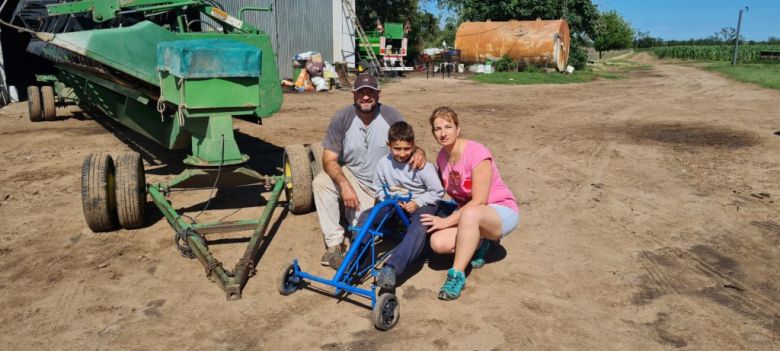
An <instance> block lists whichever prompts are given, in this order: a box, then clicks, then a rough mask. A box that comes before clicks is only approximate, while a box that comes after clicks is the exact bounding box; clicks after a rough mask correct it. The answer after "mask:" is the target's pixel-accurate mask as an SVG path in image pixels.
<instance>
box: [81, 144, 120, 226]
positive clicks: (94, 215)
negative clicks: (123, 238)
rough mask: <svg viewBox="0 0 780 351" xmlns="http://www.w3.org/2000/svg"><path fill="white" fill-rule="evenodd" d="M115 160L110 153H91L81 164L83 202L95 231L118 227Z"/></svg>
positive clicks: (87, 219)
mask: <svg viewBox="0 0 780 351" xmlns="http://www.w3.org/2000/svg"><path fill="white" fill-rule="evenodd" d="M114 177H115V175H114V161H113V160H112V159H111V155H109V154H102V153H99V154H91V155H89V156H87V158H86V159H84V163H83V164H82V166H81V204H82V206H83V209H84V219H85V220H86V222H87V226H88V227H89V229H92V231H93V232H105V231H109V230H112V229H114V227H116V222H117V217H116V198H115V192H114V188H115V184H116V182H115V180H114Z"/></svg>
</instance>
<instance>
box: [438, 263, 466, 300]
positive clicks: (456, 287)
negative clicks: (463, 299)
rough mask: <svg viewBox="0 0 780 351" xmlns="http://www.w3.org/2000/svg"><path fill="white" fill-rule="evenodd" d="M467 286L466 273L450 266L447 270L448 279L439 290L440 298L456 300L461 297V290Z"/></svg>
mask: <svg viewBox="0 0 780 351" xmlns="http://www.w3.org/2000/svg"><path fill="white" fill-rule="evenodd" d="M465 287H466V275H465V274H463V272H461V271H458V270H456V269H455V268H450V270H448V271H447V280H446V281H445V282H444V285H442V287H441V289H440V290H439V300H447V301H449V300H455V299H457V298H458V297H460V292H461V290H463V288H465Z"/></svg>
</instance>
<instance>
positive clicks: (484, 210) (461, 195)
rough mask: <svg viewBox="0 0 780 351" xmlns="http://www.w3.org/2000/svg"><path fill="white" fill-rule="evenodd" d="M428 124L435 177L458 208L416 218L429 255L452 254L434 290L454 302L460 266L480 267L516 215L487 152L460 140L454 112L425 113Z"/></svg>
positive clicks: (512, 226)
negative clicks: (435, 147) (443, 278)
mask: <svg viewBox="0 0 780 351" xmlns="http://www.w3.org/2000/svg"><path fill="white" fill-rule="evenodd" d="M430 123H431V130H432V132H433V136H434V137H435V138H436V141H437V142H438V143H439V144H440V145H441V146H442V148H441V151H439V155H438V157H437V158H436V163H437V165H438V167H439V175H440V177H441V180H442V184H443V185H444V190H445V191H446V192H447V194H449V195H450V197H452V199H453V200H454V201H455V202H456V203H457V204H458V208H457V209H456V210H455V211H454V212H453V213H452V214H451V215H449V216H448V217H445V218H442V217H436V216H433V215H422V216H423V219H422V223H423V224H424V225H427V226H429V229H428V233H432V234H431V248H432V249H433V251H435V252H437V253H441V254H452V253H454V254H455V260H454V262H453V265H452V268H450V269H449V271H447V280H446V281H445V282H444V285H443V286H442V287H441V290H439V299H441V300H454V299H457V298H458V297H459V296H460V293H461V290H463V288H464V287H465V285H466V275H465V274H464V273H463V272H464V271H465V269H466V267H467V266H468V265H469V264H471V266H472V267H474V268H479V267H481V266H482V265H483V264H484V257H485V255H486V254H487V252H488V251H489V250H490V248H491V246H492V245H495V242H497V241H499V240H500V239H501V238H503V237H504V236H506V235H508V234H509V233H511V232H512V231H513V230H514V229H515V227H517V223H518V222H519V221H520V213H519V209H518V208H517V202H516V201H515V197H514V195H512V192H511V191H510V190H509V188H508V187H507V186H506V184H504V181H503V180H502V179H501V175H500V174H499V172H498V168H497V167H496V163H495V160H494V159H493V155H492V154H491V153H490V150H488V149H487V148H486V147H485V146H484V145H482V144H480V143H478V142H476V141H473V140H468V139H463V138H460V124H459V122H458V115H457V113H455V111H454V110H453V109H451V108H449V107H439V108H437V109H436V110H434V111H433V113H432V114H431V117H430Z"/></svg>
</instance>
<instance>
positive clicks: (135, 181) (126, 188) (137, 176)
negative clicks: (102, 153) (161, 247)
mask: <svg viewBox="0 0 780 351" xmlns="http://www.w3.org/2000/svg"><path fill="white" fill-rule="evenodd" d="M145 207H146V177H145V174H144V163H143V161H142V160H141V155H140V154H138V153H137V152H132V151H129V152H124V153H122V154H120V155H119V156H118V157H117V158H116V211H117V217H118V219H119V225H121V226H122V228H125V229H135V228H140V227H142V226H143V225H144V210H145Z"/></svg>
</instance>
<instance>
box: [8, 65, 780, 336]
mask: <svg viewBox="0 0 780 351" xmlns="http://www.w3.org/2000/svg"><path fill="white" fill-rule="evenodd" d="M638 59H639V60H643V61H645V62H646V63H650V64H652V65H653V66H652V69H650V70H646V71H636V72H633V73H631V74H630V75H629V78H628V79H625V80H609V81H608V80H599V81H595V82H592V83H587V84H576V85H537V86H490V85H480V84H476V83H472V82H469V81H465V80H460V79H445V80H442V79H436V80H434V79H431V80H426V79H425V78H424V77H422V78H419V77H413V78H409V79H405V80H404V81H402V82H400V83H393V84H389V85H387V86H386V88H385V91H384V93H383V98H382V100H383V101H384V102H386V103H388V104H391V105H393V106H395V107H397V108H398V109H399V110H400V111H401V112H402V113H404V115H405V116H406V118H407V119H408V120H409V121H410V122H411V123H412V124H413V125H414V127H415V128H416V129H417V134H418V138H419V139H420V144H421V145H422V146H423V147H424V148H425V149H426V150H427V152H428V155H429V157H432V155H435V152H436V151H437V150H438V148H437V147H436V145H435V142H434V140H433V139H432V138H431V137H429V135H430V134H428V133H427V130H428V128H427V126H426V120H427V117H428V115H429V114H430V112H431V111H432V110H433V109H434V108H436V107H438V106H440V105H449V106H451V107H453V108H455V110H456V111H458V112H459V114H460V115H461V120H462V124H463V128H464V133H465V135H466V136H467V137H469V138H473V139H475V140H478V141H480V142H483V143H485V144H486V145H488V146H489V147H490V148H491V149H492V151H493V153H494V155H495V158H496V161H497V162H498V166H499V169H500V170H501V173H502V174H503V176H504V179H505V180H506V181H507V183H508V184H509V186H510V187H511V188H512V189H513V190H514V193H515V195H516V196H517V198H518V201H519V202H520V208H521V213H522V219H521V225H520V227H519V228H518V230H516V231H515V232H514V233H513V234H512V235H511V236H509V237H508V238H507V239H506V240H504V241H503V242H502V248H501V250H499V252H498V253H497V254H496V255H494V256H493V259H492V260H491V261H492V262H490V263H488V264H487V265H486V266H485V267H483V268H482V269H480V270H474V271H472V272H471V274H470V275H469V277H468V283H467V288H466V290H465V291H464V295H463V296H462V297H461V298H460V299H459V300H457V301H455V302H442V301H439V300H437V299H436V292H437V291H438V289H439V287H440V286H441V283H442V282H443V280H444V276H445V274H446V269H447V268H448V267H449V264H450V263H451V261H450V259H449V258H447V257H433V258H432V259H431V260H430V261H428V262H425V263H424V264H422V265H421V266H420V267H419V271H418V272H417V273H416V274H415V275H414V276H412V277H411V278H409V279H408V280H407V281H406V282H404V283H403V285H402V286H401V287H400V288H399V289H398V296H399V298H400V300H401V321H400V322H399V324H398V326H396V327H395V329H393V330H391V331H389V332H379V331H376V330H374V329H373V327H372V326H371V321H370V314H369V310H368V309H367V308H365V307H364V306H360V305H357V304H353V303H349V302H348V301H337V300H336V299H333V298H330V297H328V296H326V295H322V294H318V293H316V292H313V291H310V290H302V291H299V292H296V293H295V294H293V295H291V296H287V297H284V296H281V295H279V294H278V293H277V291H276V284H277V275H278V272H279V270H280V268H281V266H282V265H283V264H284V263H286V262H289V260H291V259H292V258H299V260H300V261H301V264H302V265H303V266H304V268H305V269H308V270H311V271H313V272H315V273H319V274H329V273H331V271H329V269H328V268H325V267H320V266H319V264H318V259H319V257H320V255H321V253H322V250H323V245H322V239H321V235H320V233H319V230H318V224H317V218H316V214H315V213H311V214H308V215H303V216H294V215H287V216H285V218H283V219H282V220H281V221H279V224H278V228H277V229H278V230H276V231H275V234H274V236H273V238H272V240H271V242H270V245H269V246H268V247H267V250H266V251H265V252H264V254H263V256H262V258H261V259H260V263H259V267H258V272H257V275H256V276H254V277H252V278H251V279H250V280H249V283H248V285H247V286H246V288H245V290H244V297H243V299H241V300H239V301H233V302H228V301H226V300H225V296H224V294H223V292H222V291H221V290H220V289H219V288H217V286H216V285H214V284H213V283H211V282H209V281H208V280H207V279H206V278H205V277H204V271H203V268H202V267H201V265H200V264H198V263H197V262H196V261H193V260H188V259H185V258H183V257H181V256H179V254H178V252H177V251H176V248H175V247H174V245H173V231H172V230H171V229H170V227H169V226H168V224H167V223H166V222H165V220H164V219H161V216H160V215H159V214H157V213H156V211H155V210H154V208H153V206H152V205H151V203H149V206H148V207H147V208H148V209H149V211H148V212H149V213H150V214H149V215H148V216H147V226H146V227H145V228H143V229H140V230H134V231H125V230H120V231H117V232H112V233H101V234H94V233H92V232H91V231H90V230H89V229H88V228H87V227H86V225H85V223H84V220H83V217H82V209H81V200H80V195H79V194H80V193H79V176H80V167H81V162H82V160H83V159H84V157H85V156H86V155H88V154H89V153H92V152H98V151H103V152H111V153H115V154H116V153H118V152H120V151H123V150H127V149H129V148H130V146H128V145H131V144H132V142H138V141H139V139H138V138H135V137H134V136H132V135H129V134H127V133H124V132H122V130H119V132H120V133H119V134H117V133H111V132H109V131H107V130H106V128H104V127H103V126H101V124H100V123H98V122H96V121H95V120H93V119H91V118H89V117H84V116H76V117H74V118H67V119H63V120H60V121H55V122H42V123H35V124H34V123H31V122H29V121H28V119H27V116H26V105H24V104H15V105H12V106H9V107H6V108H4V109H3V110H2V111H0V158H1V160H2V163H3V165H5V166H4V167H2V168H0V323H2V325H4V327H3V328H2V331H0V345H3V346H2V347H1V348H3V349H7V350H23V349H38V350H40V349H71V350H73V349H97V350H105V349H112V350H116V349H135V350H147V349H169V350H171V349H173V350H177V349H185V348H186V349H192V350H254V349H274V350H282V349H283V350H288V349H298V350H309V349H325V350H340V349H355V350H374V349H377V350H396V349H409V350H411V349H464V350H465V349H468V350H473V349H479V350H493V349H495V350H512V349H590V350H594V349H598V350H602V349H611V350H626V349H641V350H653V349H671V348H688V349H750V350H771V349H774V350H777V349H778V348H780V271H779V270H778V269H777V267H778V266H780V251H779V250H780V218H779V215H780V212H779V209H780V184H779V183H778V179H780V136H776V135H773V133H775V132H776V131H778V130H780V115H779V114H778V111H780V106H779V105H778V101H780V92H777V91H771V90H766V89H762V88H759V87H756V86H753V85H748V84H742V83H737V82H733V81H730V80H727V79H725V78H722V77H719V76H717V75H714V74H713V73H708V72H704V71H701V70H698V69H695V68H692V67H685V66H678V65H667V64H662V63H659V62H656V61H653V60H651V59H650V58H647V57H639V58H638ZM350 99H351V96H350V94H349V93H344V92H330V93H321V94H301V95H286V96H285V103H284V107H283V110H282V111H281V112H280V113H278V114H276V115H275V116H274V117H272V118H270V119H267V120H266V121H265V123H264V125H262V126H260V125H255V124H251V123H247V122H243V121H237V122H236V127H237V128H238V130H239V131H238V137H239V141H240V142H241V143H243V145H246V146H245V147H244V148H243V150H244V151H245V152H248V153H249V154H250V156H251V157H253V160H254V162H255V163H256V164H257V165H259V166H260V167H261V168H263V167H264V168H265V169H266V170H269V169H273V168H274V167H275V166H277V165H278V164H279V163H280V162H281V157H280V156H279V148H280V147H282V146H284V145H287V144H292V143H311V142H316V141H319V140H320V139H321V137H322V135H323V133H324V130H325V128H326V126H327V123H328V120H329V118H330V116H331V115H332V114H333V112H334V111H336V110H337V109H338V108H339V107H341V106H343V105H345V104H348V103H350V101H351V100H350ZM128 143H130V144H128ZM133 148H134V149H135V150H142V151H148V152H149V153H148V154H146V157H145V162H146V164H147V172H148V181H150V182H152V181H156V180H159V179H162V178H165V177H169V176H170V175H171V174H173V171H172V169H171V168H170V167H166V165H167V164H168V163H175V162H176V161H177V160H180V159H181V155H170V154H168V155H164V154H163V156H160V154H161V153H160V151H161V149H159V148H156V147H155V146H153V145H150V144H149V143H145V142H143V141H142V142H141V144H140V146H139V145H136V146H133ZM155 154H156V155H157V157H161V159H158V158H155V157H154V156H149V155H155ZM174 168H175V167H174ZM219 195H220V196H221V198H222V199H221V200H218V201H216V202H215V203H213V205H212V208H213V210H209V211H207V212H206V213H204V214H203V215H202V216H201V218H200V219H201V220H205V219H214V220H218V219H239V218H250V217H252V216H257V215H259V213H260V211H261V209H262V208H260V207H246V208H243V209H241V210H239V211H237V212H236V210H235V208H236V206H243V207H245V206H252V204H254V203H256V199H257V194H247V193H245V192H244V193H241V192H227V193H222V194H219ZM207 197H208V192H207V191H206V192H199V193H189V194H177V195H176V196H175V197H174V198H173V200H174V204H176V205H177V206H178V207H187V206H193V207H192V210H193V211H192V212H194V213H197V211H199V208H200V207H199V205H198V204H200V203H202V202H204V201H205V200H206V198H207ZM281 213H282V211H277V216H279V215H280V214H281ZM229 241H230V240H225V241H223V243H217V244H213V245H212V246H211V248H212V250H213V251H214V252H215V254H216V255H217V256H218V257H220V258H221V259H222V260H223V261H225V262H226V263H228V264H229V265H230V267H232V264H233V263H234V262H235V260H236V259H237V258H238V256H239V255H240V254H241V252H242V251H243V248H244V243H238V244H229V243H226V242H229ZM356 300H357V301H358V302H365V300H362V299H359V298H358V299H356Z"/></svg>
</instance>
